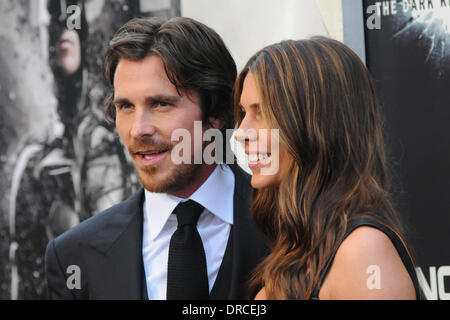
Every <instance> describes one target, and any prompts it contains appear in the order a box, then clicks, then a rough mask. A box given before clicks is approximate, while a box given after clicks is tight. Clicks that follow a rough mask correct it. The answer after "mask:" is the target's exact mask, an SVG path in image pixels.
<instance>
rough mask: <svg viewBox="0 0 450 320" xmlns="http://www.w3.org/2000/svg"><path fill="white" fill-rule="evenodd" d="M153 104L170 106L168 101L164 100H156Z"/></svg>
mask: <svg viewBox="0 0 450 320" xmlns="http://www.w3.org/2000/svg"><path fill="white" fill-rule="evenodd" d="M155 105H156V106H157V107H170V106H172V105H171V104H170V103H168V102H164V101H156V102H155Z"/></svg>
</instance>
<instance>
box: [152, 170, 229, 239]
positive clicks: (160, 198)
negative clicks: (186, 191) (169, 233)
mask: <svg viewBox="0 0 450 320" xmlns="http://www.w3.org/2000/svg"><path fill="white" fill-rule="evenodd" d="M234 179H235V177H234V174H233V172H232V171H231V169H230V168H229V167H228V166H226V165H218V166H216V168H215V169H214V171H213V172H212V173H211V175H210V176H209V177H208V179H207V180H206V181H205V182H204V183H203V184H202V185H201V186H200V187H199V188H198V189H197V190H196V191H195V192H194V193H193V194H192V195H191V196H190V197H189V199H192V200H194V201H196V202H198V203H200V204H201V205H202V206H203V207H205V208H206V209H207V210H208V211H209V212H211V213H212V214H214V215H215V216H216V217H218V218H219V219H221V220H223V221H224V222H226V223H229V224H233V207H234V201H233V200H234ZM184 200H185V199H182V198H179V197H176V196H173V195H170V194H167V193H154V192H150V191H148V190H145V205H144V214H145V216H146V219H147V221H148V222H149V223H148V226H149V231H150V238H151V239H152V240H154V239H155V238H156V237H157V236H158V235H159V234H160V233H161V230H162V229H163V227H164V226H165V224H166V222H167V220H168V219H169V217H170V215H171V214H172V212H173V210H174V209H175V207H176V206H177V205H178V203H179V202H181V201H184ZM186 200H187V199H186Z"/></svg>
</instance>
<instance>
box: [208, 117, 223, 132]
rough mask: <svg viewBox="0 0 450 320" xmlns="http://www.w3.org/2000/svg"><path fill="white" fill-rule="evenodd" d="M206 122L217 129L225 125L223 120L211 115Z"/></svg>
mask: <svg viewBox="0 0 450 320" xmlns="http://www.w3.org/2000/svg"><path fill="white" fill-rule="evenodd" d="M208 122H209V124H210V125H211V127H212V128H214V129H218V130H221V129H222V128H223V126H224V125H225V121H223V120H222V119H217V118H213V117H210V118H209V119H208Z"/></svg>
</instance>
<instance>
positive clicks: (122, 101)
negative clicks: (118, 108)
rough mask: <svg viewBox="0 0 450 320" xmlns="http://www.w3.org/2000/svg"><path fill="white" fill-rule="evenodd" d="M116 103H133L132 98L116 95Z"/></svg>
mask: <svg viewBox="0 0 450 320" xmlns="http://www.w3.org/2000/svg"><path fill="white" fill-rule="evenodd" d="M113 103H114V104H131V102H130V100H128V99H127V98H122V97H116V98H114V101H113Z"/></svg>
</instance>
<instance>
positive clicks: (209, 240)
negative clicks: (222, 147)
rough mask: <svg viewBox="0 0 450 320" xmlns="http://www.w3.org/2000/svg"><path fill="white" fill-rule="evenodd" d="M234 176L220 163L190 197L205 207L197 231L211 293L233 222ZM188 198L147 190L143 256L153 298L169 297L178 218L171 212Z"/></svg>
mask: <svg viewBox="0 0 450 320" xmlns="http://www.w3.org/2000/svg"><path fill="white" fill-rule="evenodd" d="M234 179H235V178H234V174H233V172H232V171H231V169H230V168H229V167H228V166H226V165H218V166H217V167H216V168H215V169H214V171H213V172H212V173H211V175H210V176H209V177H208V179H207V180H206V181H205V182H204V183H203V184H202V185H201V186H200V188H198V189H197V190H196V191H195V192H194V193H193V194H192V195H191V196H190V197H189V199H192V200H194V201H196V202H198V203H199V204H201V205H202V206H203V207H205V209H204V210H203V212H202V213H201V215H200V218H199V220H198V223H197V230H198V232H199V234H200V237H201V238H202V242H203V247H204V249H205V255H206V266H207V269H208V282H209V291H210V292H211V289H212V287H213V285H214V282H215V280H216V277H217V274H218V272H219V268H220V265H221V264H222V258H223V256H224V254H225V249H226V246H227V242H228V237H229V235H230V230H231V225H232V224H233V203H234V201H233V199H234ZM185 200H188V199H182V198H178V197H176V196H173V195H170V194H166V193H153V192H149V191H147V190H145V203H144V206H143V208H144V229H143V238H142V256H143V260H144V269H145V279H146V283H147V294H148V298H149V299H150V300H164V299H166V291H167V261H168V257H169V244H170V238H171V237H172V234H173V233H174V232H175V230H176V229H177V217H176V216H175V215H173V214H172V212H173V210H174V209H175V207H176V206H177V205H178V203H179V202H180V201H185Z"/></svg>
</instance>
